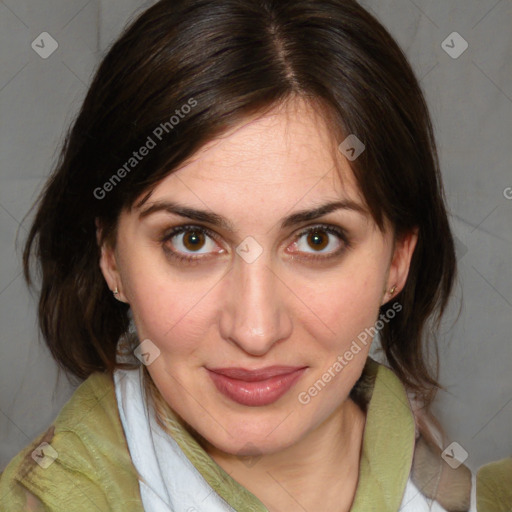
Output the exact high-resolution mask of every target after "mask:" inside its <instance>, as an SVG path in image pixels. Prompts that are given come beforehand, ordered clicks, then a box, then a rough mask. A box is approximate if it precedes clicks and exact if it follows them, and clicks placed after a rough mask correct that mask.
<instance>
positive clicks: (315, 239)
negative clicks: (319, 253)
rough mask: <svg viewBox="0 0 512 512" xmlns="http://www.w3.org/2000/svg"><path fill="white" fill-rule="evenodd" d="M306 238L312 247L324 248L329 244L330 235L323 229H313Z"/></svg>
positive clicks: (316, 248)
mask: <svg viewBox="0 0 512 512" xmlns="http://www.w3.org/2000/svg"><path fill="white" fill-rule="evenodd" d="M306 240H307V243H308V244H309V246H310V247H311V248H313V249H315V250H322V249H325V248H326V247H327V245H328V244H329V235H327V234H326V233H323V232H322V231H311V232H310V233H309V234H308V236H307V239H306Z"/></svg>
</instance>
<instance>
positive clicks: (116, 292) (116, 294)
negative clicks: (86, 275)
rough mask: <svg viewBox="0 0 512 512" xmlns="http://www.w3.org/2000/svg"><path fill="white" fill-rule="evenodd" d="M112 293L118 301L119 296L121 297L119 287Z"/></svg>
mask: <svg viewBox="0 0 512 512" xmlns="http://www.w3.org/2000/svg"><path fill="white" fill-rule="evenodd" d="M112 293H113V294H114V297H115V298H116V299H117V296H118V295H119V290H118V289H117V286H116V289H115V290H114V291H113V292H112Z"/></svg>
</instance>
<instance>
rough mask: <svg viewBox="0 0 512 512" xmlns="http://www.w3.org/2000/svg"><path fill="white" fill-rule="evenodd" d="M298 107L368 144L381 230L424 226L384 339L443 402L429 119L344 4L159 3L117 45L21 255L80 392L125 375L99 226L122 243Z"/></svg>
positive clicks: (414, 385)
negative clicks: (190, 175) (148, 201)
mask: <svg viewBox="0 0 512 512" xmlns="http://www.w3.org/2000/svg"><path fill="white" fill-rule="evenodd" d="M294 96H300V97H302V98H305V99H307V100H308V101H310V102H311V103H312V104H314V105H316V107H317V109H319V111H321V112H322V113H323V115H324V116H325V119H326V122H328V123H329V125H330V126H331V128H332V134H333V139H334V140H335V142H336V143H337V144H339V143H340V142H341V141H342V140H343V139H344V138H345V137H346V136H347V135H348V134H356V136H357V137H358V138H359V139H360V140H361V141H363V143H364V144H365V146H366V149H365V151H364V152H363V153H362V154H361V155H360V156H359V157H358V158H357V159H356V160H355V161H353V162H352V163H351V167H352V170H353V172H354V175H355V177H356V180H357V182H358V184H359V187H360V189H361V192H362V194H363V197H364V198H365V200H366V202H367V205H368V208H369V210H370V212H371V214H372V216H373V218H374V220H375V222H376V224H377V225H378V227H379V228H380V229H381V230H382V229H383V226H384V218H387V219H389V220H390V222H391V224H392V226H393V228H394V231H395V235H396V236H397V237H398V236H400V235H402V234H404V233H407V232H408V231H410V230H412V229H413V228H415V227H417V228H418V237H419V238H418V243H417V246H416V248H415V251H414V254H413V257H412V262H411V267H410V272H409V277H408V279H407V283H406V285H405V287H404V289H403V290H402V291H401V292H400V293H399V295H398V296H397V298H398V300H399V301H400V303H401V304H402V306H403V310H402V311H401V313H400V314H399V315H397V316H396V318H394V319H393V320H392V321H390V322H387V323H385V325H384V327H383V329H382V330H381V331H380V337H381V343H382V347H383V349H384V351H385V354H386V356H387V359H388V362H389V364H390V366H391V367H392V368H393V370H394V371H395V372H396V374H397V375H398V376H399V378H400V379H401V380H402V382H403V383H404V384H405V385H407V386H408V387H409V388H410V389H411V390H414V391H416V392H418V393H419V394H423V395H424V396H430V394H431V393H432V392H433V391H435V389H436V388H437V387H438V384H437V382H436V380H437V369H436V368H437V348H436V340H435V332H436V330H437V328H438V327H439V323H440V319H441V316H442V314H443V313H444V310H445V307H446V305H447V302H448V299H449V295H450V292H451V289H452V286H453V283H454V278H455V272H456V262H455V253H454V243H453V238H452V234H451V231H450V227H449V222H448V219H447V214H446V209H445V199H444V192H443V188H442V182H441V176H440V172H439V163H438V157H437V153H436V146H435V141H434V136H433V130H432V126H431V121H430V118H429V114H428V110H427V106H426V103H425V100H424V97H423V94H422V91H421V89H420V86H419V84H418V81H417V80H416V78H415V76H414V73H413V71H412V69H411V67H410V65H409V64H408V62H407V60H406V58H405V56H404V54H403V53H402V51H401V50H400V48H399V47H398V45H397V44H396V43H395V41H394V40H393V39H392V37H391V36H390V35H389V33H388V32H387V31H386V30H385V29H384V27H383V26H382V25H381V24H380V23H379V22H378V21H377V20H376V19H375V18H374V17H372V16H371V15H370V14H369V13H368V12H367V11H365V10H364V9H363V8H362V7H361V6H359V5H358V4H357V3H356V2H355V1H345V0H161V1H159V2H158V3H156V4H155V5H154V6H152V7H151V8H149V9H148V10H146V11H145V12H144V13H143V14H142V15H141V16H139V17H138V18H137V19H136V20H135V21H134V22H133V23H132V24H131V25H130V26H129V27H128V28H127V29H126V30H125V31H124V33H123V34H122V35H121V37H120V38H119V39H118V40H117V42H115V44H114V45H113V46H112V48H111V49H110V50H109V52H108V53H107V55H106V56H105V58H104V59H103V61H102V63H101V65H100V66H99V69H98V70H97V72H96V74H95V76H94V79H93V81H92V84H91V86H90V88H89V91H88V94H87V96H86V98H85V100H84V103H83V106H82V108H81V110H80V112H79V114H78V117H77V119H76V120H75V122H74V123H73V125H72V127H71V129H70V131H69V133H68V134H67V137H66V140H65V143H64V146H63V149H62V152H61V156H60V159H59V162H58V164H57V165H56V168H55V170H54V172H53V174H52V176H51V178H50V180H49V182H48V184H47V185H46V187H45V189H44V190H43V192H42V194H41V197H40V199H39V202H38V210H37V214H36V216H35V220H34V222H33V225H32V227H31V230H30V233H29V235H28V240H27V242H26V246H25V250H24V257H23V262H24V273H25V278H26V280H27V282H28V284H29V285H31V284H32V283H33V281H32V270H31V261H32V259H33V258H35V259H36V261H37V262H38V263H39V268H40V271H41V293H40V298H39V324H40V328H41V331H42V333H43V335H44V338H45V340H46V343H47V345H48V347H49V349H50V350H51V352H52V354H53V356H54V358H55V359H56V360H57V361H58V363H59V364H60V365H61V366H62V367H63V368H65V369H66V370H68V371H70V372H71V373H72V374H74V375H76V376H77V377H79V378H82V379H83V378H86V377H87V376H88V375H89V374H91V373H92V372H94V371H108V372H112V371H113V370H114V369H115V368H116V367H121V366H124V365H123V364H121V363H119V362H116V345H117V343H118V340H119V338H120V337H121V336H122V335H124V334H126V332H127V330H128V327H129V315H128V312H129V311H128V310H129V306H127V305H126V304H123V303H120V302H118V301H116V300H115V299H114V297H113V296H112V293H111V292H110V290H109V289H108V287H107V285H106V283H105V281H104V279H103V276H102V274H101V272H100V269H99V265H98V261H99V256H100V252H99V247H98V243H97V240H96V226H95V220H96V219H98V221H99V222H100V225H101V226H102V237H103V240H110V241H111V243H115V229H116V222H117V219H118V216H119V214H120V212H121V210H122V209H123V208H126V209H129V208H131V206H132V205H133V204H134V201H135V200H136V199H137V198H138V197H140V196H141V194H144V193H146V192H148V191H150V190H151V188H152V187H154V186H155V185H156V184H157V183H158V182H159V181H160V180H161V179H162V178H164V177H165V176H166V175H168V174H170V173H172V172H173V170H175V169H176V168H177V167H178V166H179V165H180V164H182V163H183V162H184V161H186V159H187V158H189V157H190V156H191V155H193V154H194V153H195V152H196V151H197V150H198V149H199V148H201V147H202V146H203V145H204V144H205V143H206V142H208V141H210V140H212V139H213V138H215V137H216V136H219V135H221V134H222V133H223V132H225V131H226V130H227V129H229V128H231V127H233V126H235V125H236V124H238V123H240V122H241V121H243V120H244V119H245V118H247V116H251V115H254V114H258V113H260V112H261V113H262V112H264V111H266V110H268V109H270V108H271V107H273V106H277V105H279V104H282V103H283V102H284V101H285V100H287V99H289V98H291V97H294ZM192 103H194V108H191V109H185V108H184V105H192ZM185 111H186V112H187V113H186V115H185ZM181 114H183V115H181ZM173 115H174V116H175V117H176V116H179V121H178V122H175V121H172V118H171V116H173ZM176 118H177V117H176ZM157 127H160V131H158V132H157V133H158V134H159V135H161V139H159V143H158V144H156V146H155V147H154V148H153V149H152V150H151V151H150V152H149V154H148V155H147V156H145V157H144V158H143V159H141V160H140V161H138V160H137V162H136V164H135V162H132V163H134V164H135V165H134V166H132V167H134V168H133V170H130V169H129V168H128V167H127V166H126V162H127V161H129V159H130V158H131V157H132V155H133V151H134V150H136V149H137V148H139V147H140V146H142V145H143V143H144V142H145V141H147V140H148V137H152V136H153V139H156V135H155V133H156V132H155V130H156V129H157ZM160 132H161V133H160ZM123 165H124V167H123ZM121 169H124V170H125V172H124V173H123V172H121ZM114 175H116V176H117V178H119V179H117V178H116V180H114V179H113V178H114ZM108 183H110V185H108ZM99 190H101V191H102V192H98V191H99ZM107 190H108V198H107V199H105V198H104V197H105V195H106V191H107ZM104 192H105V195H104ZM99 196H103V197H99ZM100 242H101V240H100ZM386 308H387V306H386V305H384V306H382V308H381V313H384V312H385V310H386ZM429 347H431V348H433V349H434V352H435V359H436V360H435V364H432V363H431V361H430V357H429V350H428V349H429ZM125 367H126V366H125ZM130 367H131V365H130Z"/></svg>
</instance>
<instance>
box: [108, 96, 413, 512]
mask: <svg viewBox="0 0 512 512" xmlns="http://www.w3.org/2000/svg"><path fill="white" fill-rule="evenodd" d="M332 142H333V141H332V139H331V132H330V131H329V129H328V128H327V127H326V126H325V124H324V123H323V120H322V118H321V117H320V116H319V115H318V114H317V113H316V112H315V110H314V109H313V108H312V107H311V106H310V105H308V104H307V103H305V102H302V101H300V100H297V99H295V100H293V101H290V102H288V103H286V104H283V105H281V106H280V108H275V109H274V110H272V111H270V112H268V113H267V114H265V115H263V117H261V116H259V117H257V118H251V119H249V120H246V121H245V122H244V123H242V124H240V125H239V126H237V127H236V128H233V129H231V130H230V131H229V132H227V133H226V134H225V135H223V136H222V137H221V138H218V139H216V140H214V141H211V142H210V143H208V144H207V145H205V146H204V147H203V148H202V149H201V150H200V151H199V152H198V153H197V154H196V155H194V157H193V158H192V159H190V160H189V161H187V162H186V163H185V165H183V166H182V167H181V168H180V169H179V170H178V171H177V172H175V173H173V174H171V175H168V176H167V177H166V178H165V179H163V180H162V181H161V182H160V183H159V184H158V185H157V186H156V187H155V188H154V189H153V192H152V194H151V196H150V197H149V199H147V200H146V202H145V203H144V204H143V205H142V206H140V207H137V206H134V207H133V208H132V209H131V210H130V211H123V212H122V214H121V216H120V219H119V226H118V232H117V238H116V241H115V246H114V247H110V246H109V245H107V244H104V245H103V246H102V256H101V261H100V266H101V269H102V272H103V275H104V277H105V279H106V281H107V283H108V285H109V287H110V288H111V289H112V290H114V289H115V288H116V287H117V288H118V290H119V295H118V299H119V300H122V301H125V302H127V303H129V304H130V306H131V309H132V312H133V315H134V321H135V325H136V327H137V332H138V334H139V337H140V339H141V340H143V339H146V338H148V339H150V340H151V341H152V343H154V344H155V345H156V346H157V347H158V349H159V350H160V355H159V356H158V357H157V358H156V359H155V360H154V361H153V362H152V363H151V364H150V365H149V366H148V370H149V373H150V375H151V377H152V379H153V380H154V382H155V384H156V386H157V388H158V389H159V391H160V392H161V394H162V395H163V397H164V399H165V400H166V401H167V403H168V404H169V405H170V406H171V407H172V409H173V410H174V411H175V412H176V413H177V414H178V415H179V416H180V417H181V418H182V419H183V420H184V422H185V423H186V424H187V425H188V426H190V428H191V430H192V431H195V432H196V433H197V438H198V439H199V440H200V442H201V444H202V445H203V447H204V449H205V450H206V451H207V452H208V454H209V455H210V456H211V457H212V458H213V459H214V460H215V461H216V462H217V463H218V464H219V465H220V466H221V467H222V468H224V470H226V471H227V472H228V473H229V474H230V475H231V476H232V477H233V478H234V479H235V480H237V481H238V482H240V483H241V484H242V485H244V486H245V487H246V488H247V489H248V490H249V491H251V492H252V493H253V494H254V495H256V496H257V497H258V498H259V499H260V500H261V501H262V502H263V503H264V504H265V505H266V506H267V508H268V510H269V511H287V510H292V509H293V510H295V509H296V508H297V506H298V505H297V503H299V504H300V506H301V507H303V508H304V509H306V510H327V509H329V510H337V511H342V510H349V509H350V506H351V503H352V501H353V498H354V494H355V490H356V487H357V479H358V471H359V458H360V453H361V443H362V435H363V430H364V423H365V415H364V413H363V411H362V410H361V409H360V408H359V407H358V406H357V405H356V404H355V403H354V402H353V401H352V400H351V399H350V398H348V395H349V392H350V390H351V388H352V387H353V386H354V384H355V382H356V380H357V379H358V378H359V376H360V375H361V372H362V370H363V366H364V363H365V360H366V357H367V355H368V352H369V349H370V343H368V345H367V346H366V347H362V350H361V351H360V352H359V353H358V354H357V355H355V356H354V358H353V359H352V360H351V361H350V362H349V363H348V364H347V365H346V366H345V367H344V368H343V370H342V371H341V372H340V373H339V374H337V375H336V377H335V378H333V379H332V380H331V381H330V382H329V383H328V384H327V385H326V386H325V387H324V388H323V389H322V390H321V391H320V392H319V393H318V395H317V396H315V397H313V398H312V399H311V401H310V402H309V403H308V404H307V405H304V404H303V403H301V402H300V401H299V400H298V395H299V393H300V392H303V391H307V390H308V388H310V387H311V386H312V385H313V384H314V383H315V382H316V381H317V380H318V379H320V378H321V377H322V374H324V373H325V372H326V371H327V369H328V368H329V367H332V365H333V364H334V362H335V361H336V358H337V357H338V355H340V354H344V353H345V351H346V350H347V349H348V348H349V347H350V345H351V343H352V340H354V339H355V338H356V337H357V335H358V334H359V333H361V332H362V331H363V330H364V329H365V328H367V327H370V326H373V325H374V324H375V322H376V320H377V319H378V314H379V307H380V306H381V304H384V303H386V302H388V301H389V300H390V299H391V297H392V296H391V294H389V293H388V291H389V290H390V288H391V287H392V286H396V290H395V292H394V294H397V293H398V292H399V291H400V290H401V289H402V287H403V286H404V284H405V281H406V278H407V273H408V270H409V265H410V260H411V256H412V253H413V250H414V247H415V244H416V240H417V235H416V233H410V234H408V235H407V236H405V237H404V238H402V239H401V240H396V241H395V243H394V236H393V231H392V229H391V228H390V226H389V225H387V229H386V231H385V232H384V233H382V232H380V231H379V230H378V228H377V226H376V225H375V223H374V222H373V219H372V218H371V216H370V215H369V214H368V213H364V212H363V213H360V212H358V211H355V210H350V209H338V210H336V211H333V212H330V213H328V214H326V215H324V216H322V217H320V218H318V219H315V220H312V221H306V222H302V223H300V224H298V225H294V226H291V227H288V228H284V229H282V228H281V226H280V224H281V220H282V219H283V218H284V217H286V216H288V215H290V214H291V213H294V212H296V211H299V210H304V209H312V208H314V207H316V206H318V205H320V204H324V203H326V202H329V201H336V200H340V198H344V199H349V200H351V201H353V202H355V203H357V204H358V205H360V206H361V208H364V200H363V198H362V196H361V194H360V192H359V190H358V187H357V185H356V182H355V179H354V177H353V174H352V171H351V169H350V165H349V162H348V161H347V160H346V159H345V157H344V156H343V155H342V154H341V153H340V152H338V151H333V145H332ZM338 142H340V141H338ZM161 201H176V202H179V203H180V204H183V205H186V206H189V207H192V208H196V209H202V210H207V211H210V212H215V213H216V214H218V215H222V216H223V217H225V218H226V219H227V220H228V221H230V222H231V223H232V224H233V228H234V230H233V231H231V230H228V229H227V228H225V227H219V226H214V225H211V224H209V223H208V222H198V221H194V220H190V219H187V218H184V217H181V216H178V215H175V214H172V213H169V212H166V211H159V212H154V213H152V214H150V215H147V216H145V217H143V218H140V217H139V214H140V213H141V212H142V211H144V210H146V209H147V208H148V207H150V206H152V205H155V204H157V203H158V202H161ZM135 204H137V202H136V203H135ZM319 223H324V224H328V225H330V226H335V227H338V228H341V229H343V230H345V232H346V233H347V236H348V240H349V244H350V245H349V246H346V245H345V242H344V241H343V240H341V239H340V238H338V236H337V235H335V234H329V233H327V232H325V231H321V232H320V236H321V240H322V241H323V242H322V243H323V245H322V247H321V248H320V249H319V248H318V246H316V245H314V243H311V241H310V240H311V237H308V234H304V235H300V233H301V232H302V231H303V230H304V229H305V228H307V227H314V226H318V224H319ZM180 225H193V226H203V227H206V228H209V229H210V230H211V231H213V233H214V234H215V235H216V238H212V237H210V236H208V235H205V236H204V238H201V235H200V234H199V237H200V238H199V243H198V244H197V245H195V246H194V245H193V244H191V243H190V234H189V235H187V234H178V235H175V236H174V238H170V239H168V240H167V241H165V242H161V239H162V238H163V237H164V235H165V234H168V233H169V232H170V230H171V229H172V228H173V227H175V226H180ZM299 235H300V236H299ZM248 236H251V237H253V238H254V239H255V240H256V241H257V243H258V244H259V246H261V248H262V249H263V252H262V254H261V255H260V256H259V257H258V258H257V259H256V260H255V261H253V262H252V263H247V262H246V261H245V260H244V259H243V258H241V257H240V256H238V254H237V253H236V248H237V246H239V244H240V243H241V242H242V241H243V240H244V239H245V238H246V237H248ZM195 240H196V242H197V240H198V239H197V238H196V239H195ZM308 240H309V241H308ZM343 247H344V250H343V251H342V252H341V254H339V255H336V254H335V253H336V252H337V251H338V249H340V248H343ZM166 250H167V252H166ZM172 250H174V251H177V252H179V253H181V254H182V255H185V256H190V255H192V256H194V255H196V256H197V255H198V256H199V257H200V258H201V257H202V258H204V259H202V260H198V261H196V262H195V264H187V263H184V262H180V261H178V260H174V259H172V258H171V257H169V256H168V252H169V251H172ZM315 255H317V256H320V257H321V256H325V258H323V259H321V258H319V259H316V260H314V259H308V257H310V256H315ZM329 255H331V256H330V257H329ZM276 364H279V365H293V366H307V367H308V369H307V370H306V372H305V373H304V374H303V376H302V377H301V379H300V380H299V381H298V382H297V383H296V384H295V385H294V387H292V389H291V390H290V391H289V392H288V393H286V394H285V395H284V396H283V397H281V398H280V399H279V400H277V401H276V402H274V403H273V404H270V405H267V406H258V407H249V406H244V405H240V404H238V403H235V402H233V401H231V400H230V399H228V398H227V397H225V396H224V395H222V394H221V393H219V392H218V391H217V389H216V388H215V386H214V385H213V382H212V381H211V379H210V377H209V375H208V372H207V370H206V369H205V367H209V368H213V367H230V366H237V367H244V368H247V369H256V368H262V367H266V366H270V365H276ZM242 455H247V456H251V455H252V456H255V457H257V459H256V458H255V459H254V461H256V462H255V463H254V464H247V461H246V459H242V458H241V456H242Z"/></svg>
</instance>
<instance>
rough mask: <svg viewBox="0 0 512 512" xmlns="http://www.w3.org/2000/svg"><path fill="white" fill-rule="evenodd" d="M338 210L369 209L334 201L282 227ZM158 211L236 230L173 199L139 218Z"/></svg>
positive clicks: (361, 211)
mask: <svg viewBox="0 0 512 512" xmlns="http://www.w3.org/2000/svg"><path fill="white" fill-rule="evenodd" d="M336 210H351V211H354V212H357V213H359V214H361V215H363V216H367V215H368V211H367V210H366V209H365V208H364V207H363V206H361V205H360V204H358V203H355V202H354V201H350V200H342V201H333V202H330V203H325V204H323V205H320V206H317V207H316V208H312V209H309V210H300V211H298V212H295V213H292V214H291V215H288V216H287V217H285V218H284V219H283V220H282V222H281V229H284V228H289V227H292V226H294V225H296V224H300V223H302V222H307V221H311V220H314V219H317V218H319V217H322V216H324V215H327V214H328V213H331V212H334V211H336ZM157 212H166V213H171V214H175V215H179V216H180V217H186V218H189V219H192V220H196V221H199V222H207V223H209V224H212V225H214V226H218V227H221V228H223V229H225V230H227V231H235V229H234V226H233V224H232V223H231V222H230V221H229V220H228V219H226V218H225V217H223V216H222V215H218V214H217V213H214V212H210V211H207V210H197V209H195V208H190V207H188V206H184V205H181V204H179V203H176V202H173V201H156V202H154V203H153V204H151V205H150V206H149V207H148V208H146V209H144V210H143V211H142V212H141V213H140V214H139V219H143V218H145V217H148V216H149V215H152V214H154V213H157Z"/></svg>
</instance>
